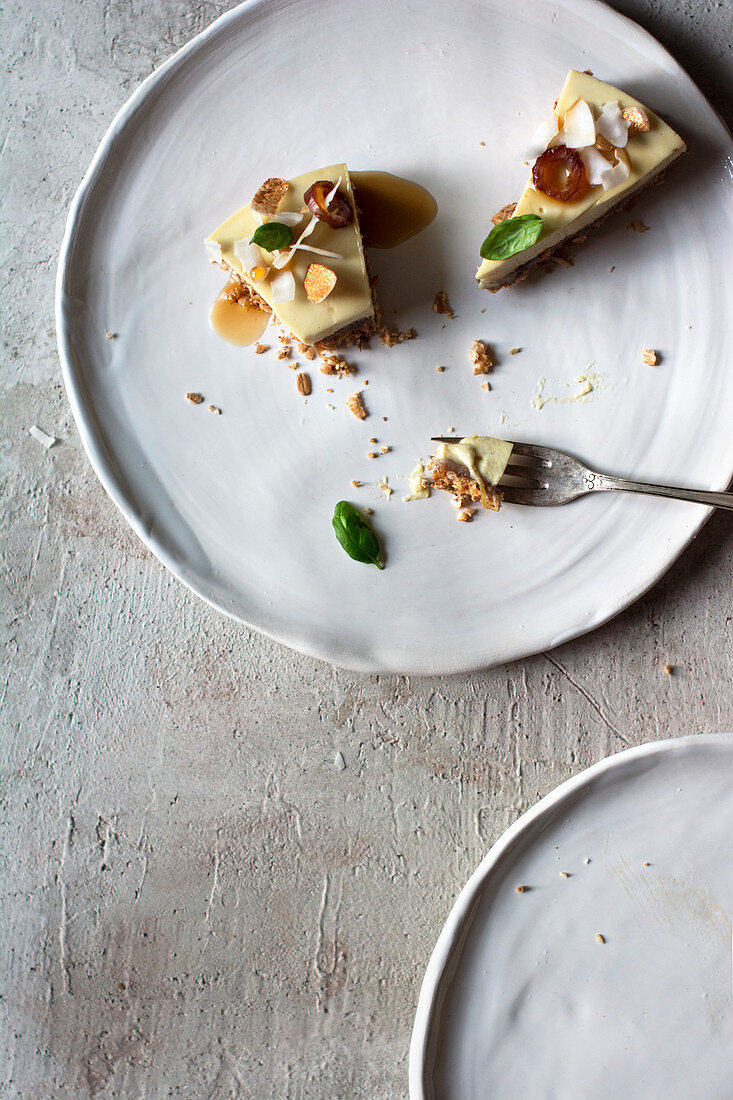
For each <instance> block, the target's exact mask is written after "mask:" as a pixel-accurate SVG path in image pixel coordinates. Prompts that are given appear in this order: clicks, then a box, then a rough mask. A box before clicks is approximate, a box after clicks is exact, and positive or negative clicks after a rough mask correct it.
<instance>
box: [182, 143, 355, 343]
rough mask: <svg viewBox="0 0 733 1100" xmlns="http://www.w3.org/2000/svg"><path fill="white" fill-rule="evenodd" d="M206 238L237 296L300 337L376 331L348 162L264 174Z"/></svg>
mask: <svg viewBox="0 0 733 1100" xmlns="http://www.w3.org/2000/svg"><path fill="white" fill-rule="evenodd" d="M204 243H205V245H206V249H207V251H208V253H209V257H210V259H211V260H213V261H214V262H215V263H218V264H220V265H221V266H223V267H224V268H225V269H227V271H228V274H229V275H230V277H231V280H232V283H233V284H234V286H233V291H232V293H234V292H238V295H239V296H238V300H240V301H241V302H243V303H246V304H247V305H254V306H256V307H258V308H259V309H262V310H264V311H266V312H271V313H274V314H275V316H276V317H277V319H278V320H279V321H280V323H281V324H282V325H283V327H284V328H285V329H286V330H287V331H288V332H289V333H290V334H291V336H293V337H294V338H295V339H296V340H298V341H300V342H301V343H302V344H306V345H317V346H318V347H319V350H320V349H323V350H327V349H329V348H336V347H346V346H349V345H351V344H361V343H364V342H365V341H367V340H368V339H369V337H370V336H371V335H372V334H373V333H374V332H375V331H376V316H375V314H376V307H375V300H374V296H373V293H372V284H371V281H370V278H369V272H368V270H367V264H366V258H365V255H364V247H363V243H362V237H361V232H360V229H359V217H358V213H357V209H356V204H355V202H354V192H353V188H352V185H351V179H350V177H349V172H348V169H347V167H346V165H345V164H332V165H329V166H328V167H326V168H319V169H317V170H316V171H315V172H307V173H305V175H302V176H296V177H295V178H294V179H290V180H285V179H280V178H278V177H273V178H270V179H268V180H265V182H264V183H263V184H262V186H261V187H260V188H259V189H258V190H257V192H256V194H255V195H254V197H253V199H252V201H251V202H250V203H248V204H247V206H243V207H242V208H241V210H238V211H237V212H236V213H235V214H232V215H231V217H229V218H227V220H226V221H224V222H222V224H221V225H220V226H218V227H217V228H216V229H215V230H214V231H213V233H211V234H210V236H209V237H207V239H206V241H205V242H204Z"/></svg>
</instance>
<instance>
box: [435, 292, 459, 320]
mask: <svg viewBox="0 0 733 1100" xmlns="http://www.w3.org/2000/svg"><path fill="white" fill-rule="evenodd" d="M433 313H441V314H442V315H443V316H444V317H447V318H448V320H452V319H453V318H454V317H455V314H454V312H453V310H452V309H451V307H450V302H449V301H448V295H447V294H446V292H445V291H444V290H439V291H438V293H437V294H436V295H435V301H434V302H433Z"/></svg>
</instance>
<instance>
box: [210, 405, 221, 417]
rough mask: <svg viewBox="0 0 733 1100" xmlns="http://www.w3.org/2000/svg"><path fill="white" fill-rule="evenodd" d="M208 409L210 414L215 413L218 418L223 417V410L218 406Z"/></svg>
mask: <svg viewBox="0 0 733 1100" xmlns="http://www.w3.org/2000/svg"><path fill="white" fill-rule="evenodd" d="M207 408H208V410H209V412H210V413H215V414H216V416H221V409H220V408H219V407H218V405H207Z"/></svg>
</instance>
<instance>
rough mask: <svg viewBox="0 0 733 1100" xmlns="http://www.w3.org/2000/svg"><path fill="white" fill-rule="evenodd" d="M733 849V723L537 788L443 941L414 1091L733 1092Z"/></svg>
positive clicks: (473, 1099)
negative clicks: (538, 797)
mask: <svg viewBox="0 0 733 1100" xmlns="http://www.w3.org/2000/svg"><path fill="white" fill-rule="evenodd" d="M731 856H733V734H720V735H710V736H699V737H685V738H680V739H678V740H674V741H659V742H656V743H651V744H647V745H643V746H641V747H640V748H635V749H628V750H627V751H625V752H622V753H619V754H618V755H616V756H612V757H609V758H608V759H606V760H603V761H601V762H600V763H599V764H596V765H595V766H594V767H592V768H589V769H588V770H587V771H584V772H582V773H581V774H580V775H577V776H575V777H574V778H572V779H570V780H568V781H567V782H566V783H563V784H562V785H561V786H560V787H558V788H557V790H555V791H553V792H552V793H551V794H549V795H547V796H546V797H545V798H543V799H542V801H541V802H538V803H537V805H536V806H534V807H533V808H532V809H531V810H529V811H528V812H527V813H526V814H524V815H523V816H522V817H521V818H520V819H519V821H517V822H516V823H515V824H514V825H513V826H512V827H511V828H510V829H509V830H508V831H507V832H506V833H505V834H504V836H503V837H502V838H501V839H500V840H499V841H497V843H496V844H495V845H494V847H493V848H492V849H491V851H490V852H489V854H488V855H487V856H486V858H485V859H484V861H483V862H482V863H481V865H480V866H479V867H478V869H477V870H476V871H475V873H474V874H473V875H472V877H471V878H470V879H469V881H468V883H467V885H466V886H465V887H464V889H463V890H462V891H461V893H460V895H459V897H458V900H457V901H456V903H455V905H454V907H453V910H452V911H451V914H450V916H449V918H448V921H447V922H446V925H445V927H444V929H443V931H442V933H441V935H440V938H439V940H438V942H437V944H436V947H435V950H434V952H433V955H432V957H431V959H430V963H429V966H428V969H427V972H426V975H425V980H424V982H423V986H422V990H421V993H420V1001H419V1004H418V1009H417V1017H416V1021H415V1028H414V1032H413V1038H412V1045H411V1049H410V1097H411V1098H412V1100H479V1098H480V1100H489V1098H491V1100H494V1098H497V1100H525V1098H529V1097H531V1100H589V1098H591V1097H592V1098H593V1100H618V1098H619V1097H628V1098H633V1100H636V1098H639V1097H654V1098H655V1100H656V1098H657V1097H664V1098H665V1100H690V1098H691V1097H695V1100H723V1098H725V1097H728V1096H730V1084H731V1080H733V1042H732V1040H733V1000H732V998H731V982H730V972H731V965H730V963H731V955H730V936H731V916H732V915H733V881H732V876H731V866H732V863H731ZM561 872H565V873H566V874H567V875H568V876H569V877H567V878H564V877H562V874H561ZM518 885H523V886H526V887H527V889H526V890H525V891H524V892H523V893H520V894H518V893H517V892H516V887H517V886H518ZM598 934H600V935H602V936H603V937H604V939H605V943H599V942H598V941H597V939H596V936H597V935H598Z"/></svg>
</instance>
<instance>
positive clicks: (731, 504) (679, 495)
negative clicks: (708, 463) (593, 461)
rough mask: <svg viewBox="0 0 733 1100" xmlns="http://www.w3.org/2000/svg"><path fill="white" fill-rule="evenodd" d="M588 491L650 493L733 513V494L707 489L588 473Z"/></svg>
mask: <svg viewBox="0 0 733 1100" xmlns="http://www.w3.org/2000/svg"><path fill="white" fill-rule="evenodd" d="M586 489H587V490H588V491H589V492H595V491H596V490H598V489H620V490H622V491H623V492H625V493H648V494H649V495H650V496H654V497H671V498H672V499H673V500H691V501H692V502H693V503H694V504H707V505H709V506H710V507H711V508H727V509H728V511H731V512H733V493H731V492H727V493H710V492H707V490H705V489H681V488H674V487H673V486H671V485H649V484H647V483H646V482H643V481H627V480H626V479H625V478H623V477H611V476H610V475H609V474H596V473H593V472H592V471H590V470H589V471H588V476H587V477H586Z"/></svg>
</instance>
